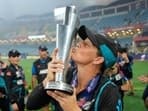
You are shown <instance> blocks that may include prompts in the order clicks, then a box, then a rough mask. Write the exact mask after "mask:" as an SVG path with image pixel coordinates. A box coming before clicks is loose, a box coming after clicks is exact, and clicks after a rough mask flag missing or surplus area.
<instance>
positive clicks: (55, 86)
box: [45, 81, 73, 95]
mask: <svg viewBox="0 0 148 111" xmlns="http://www.w3.org/2000/svg"><path fill="white" fill-rule="evenodd" d="M45 90H52V91H54V90H58V91H61V92H64V93H67V94H70V95H71V94H73V87H72V86H71V85H69V84H67V83H64V82H62V81H52V82H48V84H47V85H46V87H45Z"/></svg>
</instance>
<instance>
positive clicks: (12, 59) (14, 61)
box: [9, 56, 20, 65]
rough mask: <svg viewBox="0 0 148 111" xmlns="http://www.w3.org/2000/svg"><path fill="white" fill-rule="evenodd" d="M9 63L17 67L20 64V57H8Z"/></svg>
mask: <svg viewBox="0 0 148 111" xmlns="http://www.w3.org/2000/svg"><path fill="white" fill-rule="evenodd" d="M9 62H10V63H11V64H14V65H18V64H19V62H20V56H11V57H9Z"/></svg>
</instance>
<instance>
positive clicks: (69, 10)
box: [45, 7, 79, 94]
mask: <svg viewBox="0 0 148 111" xmlns="http://www.w3.org/2000/svg"><path fill="white" fill-rule="evenodd" d="M65 9H66V10H65V17H64V20H63V24H57V27H56V47H57V48H58V51H59V52H58V55H57V58H58V59H60V60H62V61H63V63H64V70H63V71H62V72H57V73H56V74H55V81H49V82H48V84H47V85H46V87H45V90H59V91H62V92H65V93H68V94H72V93H73V87H72V86H71V85H69V84H67V83H66V82H65V77H66V74H67V70H68V65H69V53H70V49H71V46H72V42H73V39H74V38H75V36H76V33H77V27H78V25H79V19H78V16H77V14H76V11H75V10H76V9H75V7H66V8H65Z"/></svg>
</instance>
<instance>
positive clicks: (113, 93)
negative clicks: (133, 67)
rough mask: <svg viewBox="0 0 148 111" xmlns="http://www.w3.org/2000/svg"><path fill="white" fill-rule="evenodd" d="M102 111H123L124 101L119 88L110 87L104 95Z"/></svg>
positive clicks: (101, 104)
mask: <svg viewBox="0 0 148 111" xmlns="http://www.w3.org/2000/svg"><path fill="white" fill-rule="evenodd" d="M100 106H101V111H122V101H121V96H120V94H119V91H118V88H117V87H114V86H112V85H109V86H108V87H107V88H106V89H105V90H104V93H103V94H102V99H101V103H100Z"/></svg>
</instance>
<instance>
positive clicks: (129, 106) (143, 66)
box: [21, 60, 148, 111]
mask: <svg viewBox="0 0 148 111" xmlns="http://www.w3.org/2000/svg"><path fill="white" fill-rule="evenodd" d="M32 63H33V60H22V61H21V64H22V66H23V68H24V71H25V74H26V79H27V82H28V84H29V85H31V66H32ZM133 72H134V78H133V83H134V89H135V96H126V95H125V98H124V105H125V106H124V111H145V110H144V105H143V101H142V99H141V96H142V93H143V89H144V87H145V84H142V83H141V82H139V81H138V79H137V77H138V76H140V75H141V74H146V73H147V74H148V61H135V62H134V65H133Z"/></svg>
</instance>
